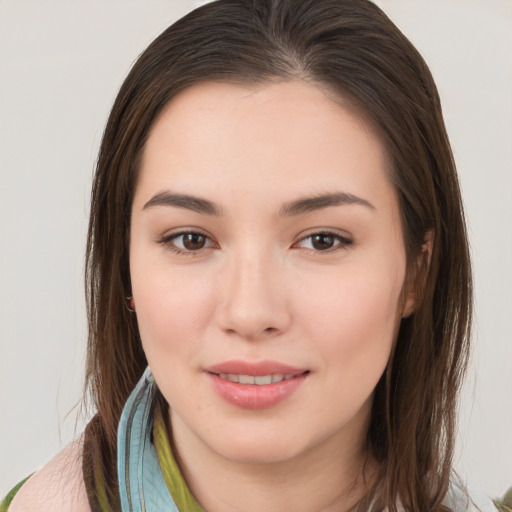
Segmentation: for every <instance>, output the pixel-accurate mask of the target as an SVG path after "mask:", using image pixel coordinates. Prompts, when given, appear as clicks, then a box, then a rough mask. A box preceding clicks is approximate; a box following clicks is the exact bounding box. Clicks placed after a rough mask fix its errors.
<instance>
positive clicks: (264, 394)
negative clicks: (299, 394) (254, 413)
mask: <svg viewBox="0 0 512 512" xmlns="http://www.w3.org/2000/svg"><path fill="white" fill-rule="evenodd" d="M307 375H308V374H307V373H302V374H300V375H297V376H296V377H292V378H291V379H287V380H283V381H281V382H274V383H272V384H263V385H262V386H258V385H256V384H239V383H238V382H231V381H230V380H226V379H222V378H220V377H219V376H218V375H215V374H214V373H209V374H208V377H209V378H210V382H211V383H212V385H213V389H214V390H215V391H216V392H217V393H218V394H219V395H220V396H221V397H222V398H223V399H224V400H226V402H229V403H230V404H232V405H235V406H237V407H240V408H241V409H250V410H257V409H269V408H270V407H274V406H276V405H277V404H279V403H280V402H282V401H283V400H286V399H287V398H288V397H289V396H290V395H292V394H293V393H294V392H295V391H297V389H298V388H299V387H300V386H301V384H302V383H303V382H304V381H305V380H306V377H307Z"/></svg>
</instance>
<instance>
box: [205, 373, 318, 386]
mask: <svg viewBox="0 0 512 512" xmlns="http://www.w3.org/2000/svg"><path fill="white" fill-rule="evenodd" d="M307 373H309V371H305V372H302V373H299V374H296V373H288V374H286V375H284V374H282V373H273V374H268V375H244V374H237V373H213V375H216V376H217V377H219V378H221V379H224V380H228V381H229V382H236V383H237V384H244V385H248V386H267V385H269V384H276V383H279V382H283V381H284V380H290V379H293V378H294V377H297V376H300V375H305V374H307Z"/></svg>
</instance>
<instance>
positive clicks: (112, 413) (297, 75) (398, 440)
mask: <svg viewBox="0 0 512 512" xmlns="http://www.w3.org/2000/svg"><path fill="white" fill-rule="evenodd" d="M206 27H207V28H206ZM292 79H300V80H305V81H308V82H311V83H314V84H318V85H320V86H321V87H324V88H327V89H328V90H329V91H330V92H332V93H334V95H335V97H337V98H340V99H342V100H343V102H344V104H345V105H347V104H348V105H349V106H350V108H354V109H356V111H357V112H358V113H359V114H360V115H361V117H362V118H364V119H365V120H366V121H369V122H370V123H371V126H372V127H373V128H374V129H375V130H376V133H377V134H378V136H379V137H380V139H381V141H382V143H383V145H384V147H385V149H386V152H387V156H388V159H389V169H390V179H391V181H392V183H393V185H394V186H395V188H396V192H397V197H398V201H399V204H400V210H401V216H402V229H403V236H404V244H405V250H406V254H407V278H406V280H407V282H408V283H410V284H411V285H412V286H414V289H415V290H416V293H417V298H418V300H417V303H418V304H417V309H416V311H415V312H414V314H413V315H411V316H410V317H408V318H406V319H404V320H402V322H401V325H400V328H399V332H398V333H397V340H396V343H395V345H394V348H393V352H392V355H391V357H390V360H389V364H388V367H387V369H386V371H385V373H384V375H383V376H382V378H381V380H380V382H379V383H378V385H377V388H376V390H375V396H374V403H373V409H372V417H371V423H370V428H369V431H368V447H369V450H371V454H372V456H373V457H374V458H375V459H376V460H377V461H378V462H379V463H380V465H381V466H380V467H381V473H380V475H379V476H378V479H377V482H376V485H375V486H374V489H373V491H372V492H371V493H370V494H369V495H368V496H367V497H366V498H365V499H364V500H363V502H361V503H360V505H359V507H360V508H359V509H360V510H369V509H370V508H369V506H370V504H373V505H372V506H375V509H376V510H377V509H379V507H384V506H388V507H389V510H390V511H391V512H393V511H395V510H396V507H397V504H398V503H399V501H401V503H402V504H403V506H404V507H405V509H406V510H409V511H413V510H439V511H441V510H448V509H447V508H445V507H444V506H443V505H442V504H441V502H442V500H443V498H444V497H445V495H446V493H447V490H448V487H449V481H450V477H451V472H452V465H451V463H452V455H453V449H454V437H455V427H456V404H457V395H458V391H459V388H460V384H461V379H462V377H463V375H464V372H465V369H466V365H467V359H468V353H469V334H470V325H471V311H472V283H471V268H470V259H469V250H468V243H467V236H466V228H465V221H464V213H463V207H462V202H461V197H460V190H459V184H458V179H457V174H456V170H455V164H454V160H453V156H452V152H451V149H450V144H449V141H448V137H447V133H446V129H445V126H444V121H443V117H442V111H441V104H440V99H439V96H438V93H437V90H436V86H435V84H434V81H433V78H432V76H431V74H430V71H429V69H428V67H427V65H426V64H425V62H424V61H423V59H422V58H421V56H420V55H419V53H418V52H417V51H416V50H415V48H414V47H413V46H412V44H411V43H410V42H409V41H408V40H407V38H406V37H405V36H404V35H403V34H402V33H401V32H400V31H399V30H398V28H397V27H396V26H395V25H394V24H393V23H392V22H391V21H390V20H389V19H388V18H387V16H386V15H385V14H384V13H383V12H382V11H381V10H380V9H379V8H378V7H377V6H376V5H374V4H373V3H371V2H369V1H366V0H219V1H215V2H212V3H209V4H206V5H204V6H203V7H201V8H199V9H196V10H195V11H193V12H191V13H190V14H188V15H187V16H185V17H184V18H182V19H180V20H179V21H178V22H176V23H175V24H174V25H172V26H171V27H169V28H168V29H167V30H165V31H164V32H163V33H162V34H161V35H160V36H159V37H158V38H157V39H156V40H155V41H154V42H153V43H151V45H150V46H149V47H148V48H147V49H146V51H144V52H143V53H142V55H141V56H140V57H139V59H138V60H137V62H136V63H135V65H134V66H133V68H132V70H131V71H130V73H129V75H128V76H127V78H126V80H125V82H124V83H123V85H122V87H121V90H120V92H119V94H118V96H117V98H116V100H115V103H114V105H113V108H112V111H111V113H110V116H109V119H108V122H107V125H106V129H105V133H104V136H103V139H102V143H101V148H100V153H99V158H98V162H97V168H96V174H95V177H94V183H93V191H92V198H91V216H90V224H89V233H88V241H87V252H86V286H87V290H86V293H87V309H88V320H89V341H88V355H87V369H86V390H87V392H88V393H89V395H90V397H91V398H92V401H93V403H94V405H95V406H96V408H97V410H98V416H99V421H100V422H101V428H102V432H103V436H104V439H103V441H102V442H103V445H104V446H105V447H106V449H105V454H106V455H105V457H104V464H105V468H106V471H107V472H108V473H109V474H115V463H114V462H112V461H115V453H116V430H117V424H118V421H119V418H120V415H121V411H122V408H123V406H124V403H125V401H126V399H127V397H128V395H129V394H130V392H131V391H132V389H133V387H134V386H135V384H136V382H137V380H138V379H139V378H140V376H141V375H142V373H143V371H144V368H145V367H146V365H147V362H146V359H145V356H144V352H143V350H142V346H141V341H140V337H139V334H138V327H137V320H136V316H135V315H134V314H132V313H131V312H130V311H129V310H128V309H127V307H126V297H127V296H129V295H131V286H130V272H129V230H130V216H131V208H132V202H133V196H134V190H135V187H136V183H137V174H138V167H139V162H140V159H141V155H142V152H143V150H144V145H145V142H146V140H147V138H148V136H149V134H150V131H151V128H152V126H153V125H154V124H155V122H156V120H157V119H158V117H159V115H160V114H161V113H162V111H163V110H164V108H165V107H166V105H167V104H168V103H169V102H170V101H172V99H173V98H174V97H175V96H176V95H177V94H178V93H179V92H180V91H182V90H184V89H185V88H187V87H190V86H192V85H194V84H197V83H200V82H205V81H213V80H215V81H219V80H220V81H226V82H229V83H235V84H248V85H258V84H266V83H269V82H272V81H276V80H277V81H282V80H292ZM347 102H348V103H347ZM428 233H430V236H431V237H432V250H431V254H430V255H429V258H421V257H420V258H419V256H421V254H422V245H423V244H424V243H425V236H427V234H428ZM428 260H429V261H428ZM419 382H421V387H420V386H418V383H419ZM112 480H115V479H112Z"/></svg>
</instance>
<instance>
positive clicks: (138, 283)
mask: <svg viewBox="0 0 512 512" xmlns="http://www.w3.org/2000/svg"><path fill="white" fill-rule="evenodd" d="M199 276H202V277H201V279H199ZM211 282H212V280H211V279H208V278H207V277H205V275H204V272H201V271H200V270H199V269H196V271H195V272H191V270H190V269H189V268H187V269H185V268H182V269H174V270H171V269H170V268H169V267H168V266H167V265H165V264H162V263H158V262H155V263H154V264H153V265H151V264H147V262H146V264H145V265H144V267H143V268H141V271H140V272H138V266H137V258H136V257H133V258H132V289H133V295H134V297H135V298H136V305H135V307H136V312H137V313H136V314H137V321H138V325H139V331H140V336H141V340H142V345H143V348H144V351H145V352H146V355H147V358H148V360H150V359H151V358H154V357H160V356H163V357H165V356H166V355H169V356H175V355H177V354H187V353H189V352H191V351H192V349H193V348H197V346H198V345H199V344H200V343H201V336H199V333H200V332H202V331H203V330H204V328H205V326H206V325H207V324H208V322H209V320H210V318H211V315H212V312H213V311H214V306H215V305H214V301H215V294H214V293H213V290H212V286H209V285H208V284H209V283H211Z"/></svg>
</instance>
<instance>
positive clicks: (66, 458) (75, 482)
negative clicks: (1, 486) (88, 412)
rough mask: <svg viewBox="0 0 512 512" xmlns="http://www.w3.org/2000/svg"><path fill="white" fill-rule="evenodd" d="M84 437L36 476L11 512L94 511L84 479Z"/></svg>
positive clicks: (14, 503) (63, 451) (27, 484)
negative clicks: (45, 511) (47, 511)
mask: <svg viewBox="0 0 512 512" xmlns="http://www.w3.org/2000/svg"><path fill="white" fill-rule="evenodd" d="M82 452H83V436H81V437H80V438H79V439H77V440H76V441H73V442H72V443H71V444H70V445H68V446H67V447H66V448H64V450H62V451H61V452H60V453H59V454H58V455H56V456H55V457H54V458H53V459H52V460H50V462H48V463H47V464H46V465H45V466H43V467H42V468H41V469H40V470H39V471H37V472H36V473H34V474H33V475H32V476H31V477H30V478H29V479H28V480H27V482H26V483H25V484H24V485H23V486H22V488H21V489H20V490H19V492H18V494H16V496H15V497H14V499H13V501H12V503H11V505H10V507H9V512H36V511H37V512H41V511H44V510H51V511H52V512H91V509H90V507H89V500H88V498H87V492H86V490H85V484H84V480H83V476H82Z"/></svg>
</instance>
